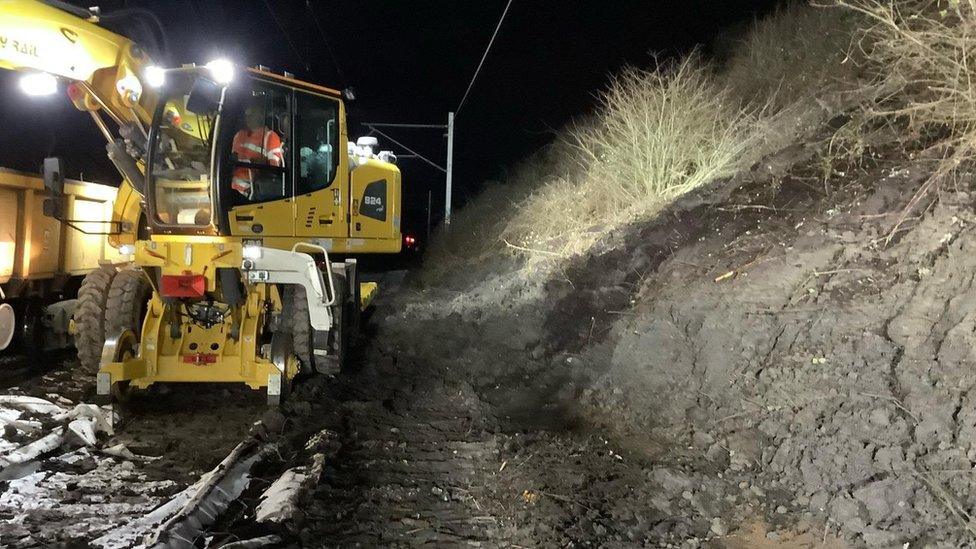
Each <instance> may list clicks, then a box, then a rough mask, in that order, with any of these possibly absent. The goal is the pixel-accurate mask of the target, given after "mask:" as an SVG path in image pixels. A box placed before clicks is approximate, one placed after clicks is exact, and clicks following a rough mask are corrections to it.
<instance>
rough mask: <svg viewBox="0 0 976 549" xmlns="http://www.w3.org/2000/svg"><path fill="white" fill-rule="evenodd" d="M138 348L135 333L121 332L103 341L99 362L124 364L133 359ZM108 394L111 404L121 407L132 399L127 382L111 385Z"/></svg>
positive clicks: (117, 382) (130, 331)
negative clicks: (120, 405)
mask: <svg viewBox="0 0 976 549" xmlns="http://www.w3.org/2000/svg"><path fill="white" fill-rule="evenodd" d="M138 346H139V341H138V340H137V339H136V334H135V332H133V331H132V330H122V331H121V332H119V333H117V334H116V335H114V336H110V337H109V338H108V339H106V340H105V346H104V347H103V348H102V355H101V361H102V362H103V363H108V362H124V361H126V360H128V359H130V358H135V356H136V354H137V348H138ZM99 392H102V391H99ZM109 394H110V395H111V401H112V402H114V403H118V404H123V405H124V404H128V402H129V399H130V398H131V397H132V387H131V386H130V385H129V380H125V381H116V382H115V383H112V385H111V387H110V391H109Z"/></svg>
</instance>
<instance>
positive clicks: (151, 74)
mask: <svg viewBox="0 0 976 549" xmlns="http://www.w3.org/2000/svg"><path fill="white" fill-rule="evenodd" d="M142 76H143V77H144V78H145V79H146V85H148V86H149V87H150V88H162V87H163V85H165V84H166V69H164V68H162V67H159V66H156V65H150V66H148V67H146V70H145V71H144V72H143V73H142Z"/></svg>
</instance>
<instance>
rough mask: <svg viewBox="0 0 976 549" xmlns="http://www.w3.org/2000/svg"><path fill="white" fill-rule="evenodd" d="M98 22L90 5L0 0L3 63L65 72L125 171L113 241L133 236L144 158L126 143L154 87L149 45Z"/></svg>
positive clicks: (151, 104)
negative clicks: (146, 80) (148, 73)
mask: <svg viewBox="0 0 976 549" xmlns="http://www.w3.org/2000/svg"><path fill="white" fill-rule="evenodd" d="M97 23H98V16H97V15H95V14H94V13H93V12H89V10H85V9H82V8H77V7H74V6H70V5H68V4H64V3H62V2H57V1H54V0H49V1H47V2H41V1H38V0H0V69H7V70H12V71H18V72H24V73H36V74H38V75H41V76H44V75H48V77H49V78H50V77H57V78H60V79H61V80H65V81H67V82H69V84H68V97H69V98H70V99H71V101H72V103H74V105H75V106H76V107H77V108H78V109H79V110H82V111H85V112H88V113H90V114H91V116H92V119H93V120H94V122H95V124H96V125H97V126H98V128H99V129H100V130H101V132H102V134H103V135H104V136H105V139H106V141H107V142H108V155H109V158H110V159H111V160H112V162H113V163H114V164H115V165H116V167H117V168H118V169H119V172H120V173H121V174H122V177H123V183H122V184H121V185H120V186H119V192H118V197H117V199H116V201H115V204H114V211H113V217H112V221H113V222H114V223H113V226H115V227H118V228H120V229H121V230H117V231H115V232H114V233H113V234H111V235H109V243H110V244H112V245H113V246H116V247H117V246H120V245H123V244H132V243H134V242H135V240H136V237H137V236H138V234H137V233H138V229H139V226H140V219H141V218H142V194H141V192H140V190H139V189H141V186H142V179H143V177H144V176H143V174H144V161H143V159H142V158H141V156H140V155H139V154H138V151H139V149H140V147H139V146H135V147H133V146H131V145H132V144H133V142H136V143H138V142H142V143H143V144H144V141H145V137H146V135H147V128H148V126H149V124H150V123H151V120H152V113H153V111H154V110H155V108H156V102H157V100H158V95H157V94H156V93H155V90H153V89H152V88H150V87H148V86H144V85H143V74H144V72H145V69H146V67H149V66H150V65H151V64H152V60H151V59H150V56H149V55H148V53H147V52H146V51H145V50H144V49H143V48H141V47H140V46H139V45H138V44H136V43H135V42H133V41H132V40H129V39H128V38H126V37H124V36H121V35H119V34H116V33H114V32H112V31H110V30H108V29H105V28H103V27H101V26H99V25H98V24H97ZM105 115H107V116H108V117H109V118H110V119H111V121H112V122H114V123H115V126H116V128H117V131H116V132H113V131H112V130H111V129H110V125H109V123H108V122H107V121H106V120H105ZM131 151H137V154H135V155H133V154H131Z"/></svg>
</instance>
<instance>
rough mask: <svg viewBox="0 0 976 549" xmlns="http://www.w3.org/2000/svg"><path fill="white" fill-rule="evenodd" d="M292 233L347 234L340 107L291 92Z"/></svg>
mask: <svg viewBox="0 0 976 549" xmlns="http://www.w3.org/2000/svg"><path fill="white" fill-rule="evenodd" d="M295 98H296V103H295V105H296V110H295V112H296V116H295V146H294V148H293V154H294V155H295V159H296V162H297V166H298V169H297V173H296V185H295V206H296V208H295V235H296V236H300V237H302V236H304V237H313V238H326V239H327V238H344V237H346V236H349V227H348V225H347V223H346V216H347V215H348V212H349V198H348V196H346V194H347V193H346V190H345V189H346V188H347V187H348V184H347V178H348V175H347V174H348V162H349V159H348V156H347V154H346V151H345V148H346V135H345V133H346V130H345V125H344V124H342V121H343V120H345V117H344V116H343V114H344V113H343V112H342V104H341V103H340V102H339V101H338V100H336V99H332V98H330V97H326V96H322V95H317V94H313V93H308V92H304V91H296V92H295Z"/></svg>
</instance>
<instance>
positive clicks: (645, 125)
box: [427, 5, 857, 278]
mask: <svg viewBox="0 0 976 549" xmlns="http://www.w3.org/2000/svg"><path fill="white" fill-rule="evenodd" d="M853 19H855V17H854V16H852V12H851V11H850V10H848V11H847V12H843V13H842V12H841V10H823V9H818V8H813V7H809V6H806V5H794V6H792V7H790V8H789V9H784V10H781V11H779V12H777V13H775V14H774V15H772V16H770V17H768V18H766V19H764V20H761V21H757V22H756V23H755V24H754V25H753V27H752V28H751V30H750V31H749V32H748V33H746V34H745V35H744V36H743V38H742V39H741V40H739V41H738V44H739V45H738V48H737V50H736V52H735V53H734V55H732V57H731V58H730V59H729V61H728V63H727V64H726V66H725V67H724V68H721V69H720V68H717V67H715V66H714V65H713V64H712V63H710V62H709V61H708V60H706V59H704V58H702V56H700V55H699V54H697V53H694V54H691V55H689V56H688V57H686V58H684V59H680V60H673V61H663V60H651V62H652V65H653V67H652V68H650V69H640V68H636V67H630V68H627V69H624V70H623V71H622V72H621V73H620V74H618V75H617V76H616V77H614V78H613V79H612V81H611V83H610V85H609V86H608V88H607V89H606V90H605V91H604V92H603V93H602V94H601V95H600V101H599V106H598V110H597V112H596V114H595V115H594V116H593V117H591V118H589V119H587V120H585V121H581V122H577V123H575V124H571V125H570V126H569V127H567V128H566V129H564V130H563V131H561V132H560V133H559V134H558V135H557V136H556V139H555V140H554V143H553V144H552V145H550V146H549V147H548V148H547V149H545V150H543V151H540V152H538V153H536V154H535V155H534V156H532V157H530V158H529V159H528V160H526V161H525V162H523V163H522V164H521V165H519V166H518V167H517V168H516V169H515V170H513V172H512V173H511V175H510V176H509V177H508V178H507V181H504V182H501V183H490V184H488V185H486V187H485V191H484V192H483V193H482V194H481V195H480V196H479V197H478V198H476V199H475V200H473V201H472V202H471V203H470V204H469V205H467V206H466V207H465V208H462V209H461V211H460V212H459V215H458V218H457V222H456V223H455V224H454V225H453V226H452V228H451V230H450V231H445V232H443V233H442V234H439V235H438V236H437V238H435V241H434V242H433V243H432V247H431V250H430V252H429V254H430V258H431V259H433V260H432V261H428V262H427V263H428V265H438V266H440V267H439V269H440V270H441V271H443V272H446V271H448V270H453V267H451V266H456V265H462V264H471V263H472V262H474V263H478V262H482V261H485V260H489V259H493V258H494V259H497V258H498V257H500V256H502V255H504V254H512V253H514V254H516V255H518V256H521V257H523V258H524V259H525V260H526V261H527V265H528V266H544V267H552V266H553V265H555V264H558V263H559V262H561V261H562V260H564V259H565V258H568V257H572V256H574V255H576V254H579V253H584V252H586V251H587V250H588V249H589V248H590V247H591V246H592V245H593V244H594V243H595V242H597V241H598V240H600V239H601V238H603V237H605V236H606V235H607V234H608V233H610V232H611V231H613V230H614V229H616V228H618V227H621V226H623V225H625V224H627V223H630V222H633V221H635V220H638V219H642V218H648V217H650V216H652V215H654V214H655V212H657V211H659V210H660V209H661V208H662V207H664V206H666V205H667V204H668V203H669V202H670V201H672V200H673V199H674V198H676V197H678V196H680V195H682V194H684V193H686V192H688V191H690V190H692V189H695V188H697V187H699V186H701V185H703V184H705V183H709V182H711V181H715V180H718V179H721V178H724V177H729V176H732V175H734V174H735V173H736V172H738V171H739V170H742V169H744V168H748V167H749V166H750V165H751V164H752V163H754V162H755V161H756V160H757V158H756V156H757V154H760V153H761V152H762V151H764V150H765V148H764V145H765V144H767V143H768V142H769V141H770V137H769V136H770V134H771V133H776V132H782V129H776V130H773V129H771V128H772V127H773V126H774V125H779V126H781V127H786V126H789V125H790V123H789V121H788V120H785V119H786V118H790V117H792V118H795V119H801V118H802V117H803V114H802V112H800V111H802V110H804V109H809V108H810V107H809V105H811V104H813V103H812V101H810V98H811V97H812V96H813V95H814V92H816V91H823V90H825V89H834V88H836V87H839V86H840V82H846V81H850V80H851V79H852V78H853V77H852V76H851V74H853V73H854V72H855V71H856V70H857V67H856V66H855V64H854V63H853V62H850V63H849V58H848V56H847V51H848V50H849V47H848V46H849V43H850V39H851V38H850V37H851V31H850V29H851V28H853V24H852V23H851V20H853ZM784 35H785V36H789V37H790V38H789V40H786V41H782V40H777V37H781V36H784ZM760 68H761V70H760ZM757 74H761V76H759V77H757ZM789 131H793V129H790V130H789ZM445 266H446V267H445ZM427 274H428V276H430V275H434V277H435V278H436V276H437V273H433V272H428V273H427Z"/></svg>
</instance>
